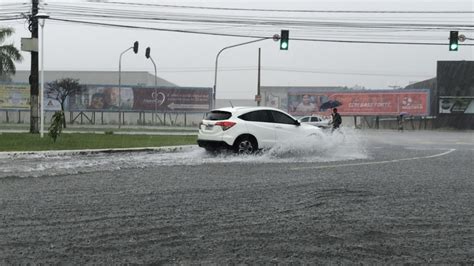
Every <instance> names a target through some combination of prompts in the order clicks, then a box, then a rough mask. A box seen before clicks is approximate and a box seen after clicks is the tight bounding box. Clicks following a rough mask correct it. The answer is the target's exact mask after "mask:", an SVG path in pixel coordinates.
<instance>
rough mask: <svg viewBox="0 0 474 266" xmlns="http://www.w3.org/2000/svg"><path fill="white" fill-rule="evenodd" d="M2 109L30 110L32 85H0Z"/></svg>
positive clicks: (0, 105)
mask: <svg viewBox="0 0 474 266" xmlns="http://www.w3.org/2000/svg"><path fill="white" fill-rule="evenodd" d="M0 109H30V85H27V84H24V85H19V84H0Z"/></svg>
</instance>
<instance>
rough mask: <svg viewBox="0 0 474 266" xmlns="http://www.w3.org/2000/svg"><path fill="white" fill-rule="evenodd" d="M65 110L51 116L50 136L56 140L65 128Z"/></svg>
mask: <svg viewBox="0 0 474 266" xmlns="http://www.w3.org/2000/svg"><path fill="white" fill-rule="evenodd" d="M63 121H64V112H63V111H57V112H55V113H54V115H53V117H52V118H51V125H50V126H49V129H48V130H49V136H50V137H51V138H52V139H53V142H56V139H57V138H58V137H59V136H60V135H61V132H62V130H63Z"/></svg>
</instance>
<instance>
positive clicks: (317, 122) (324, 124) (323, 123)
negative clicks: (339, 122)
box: [298, 115, 331, 128]
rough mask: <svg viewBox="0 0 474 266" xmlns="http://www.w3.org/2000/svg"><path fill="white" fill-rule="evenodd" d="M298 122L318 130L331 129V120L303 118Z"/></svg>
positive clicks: (317, 117) (311, 117) (316, 117)
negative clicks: (318, 128)
mask: <svg viewBox="0 0 474 266" xmlns="http://www.w3.org/2000/svg"><path fill="white" fill-rule="evenodd" d="M298 121H299V122H300V123H302V124H308V125H312V126H316V127H320V128H329V127H331V120H329V119H324V118H322V117H320V116H314V115H313V116H303V117H301V118H300V119H298Z"/></svg>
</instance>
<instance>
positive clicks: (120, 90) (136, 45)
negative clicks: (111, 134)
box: [118, 41, 138, 128]
mask: <svg viewBox="0 0 474 266" xmlns="http://www.w3.org/2000/svg"><path fill="white" fill-rule="evenodd" d="M131 49H133V52H134V53H138V41H135V42H134V43H133V46H132V47H128V48H127V49H126V50H125V51H123V52H122V53H121V54H120V57H119V80H118V83H119V84H118V85H119V102H118V104H119V128H120V125H122V55H123V54H124V53H126V52H128V51H130V50H131Z"/></svg>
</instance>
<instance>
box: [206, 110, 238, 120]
mask: <svg viewBox="0 0 474 266" xmlns="http://www.w3.org/2000/svg"><path fill="white" fill-rule="evenodd" d="M231 116H232V113H230V112H225V111H212V112H210V113H208V114H207V116H206V120H226V119H229V118H230V117H231Z"/></svg>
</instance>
